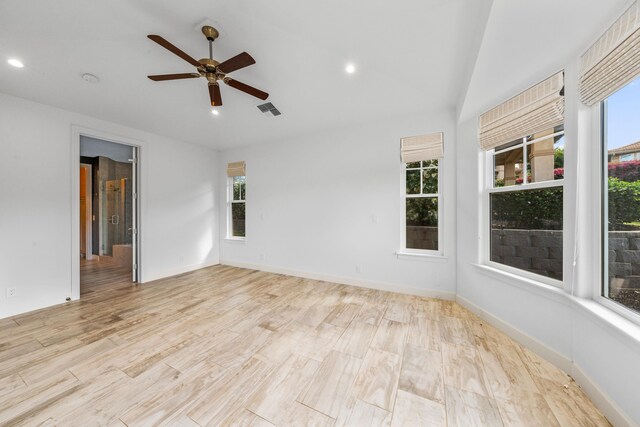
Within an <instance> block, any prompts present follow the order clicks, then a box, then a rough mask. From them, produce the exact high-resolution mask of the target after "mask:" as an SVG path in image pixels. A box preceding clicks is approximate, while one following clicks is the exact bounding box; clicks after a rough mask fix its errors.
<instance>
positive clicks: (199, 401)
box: [0, 266, 609, 427]
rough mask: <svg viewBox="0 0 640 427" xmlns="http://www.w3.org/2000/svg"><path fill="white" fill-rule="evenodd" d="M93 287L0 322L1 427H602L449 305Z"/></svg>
mask: <svg viewBox="0 0 640 427" xmlns="http://www.w3.org/2000/svg"><path fill="white" fill-rule="evenodd" d="M86 267H87V268H89V267H88V266H86ZM94 267H95V266H94ZM112 274H113V270H109V269H107V270H106V271H104V275H105V277H106V276H109V275H112ZM96 275H97V276H98V277H93V281H94V285H93V286H91V287H90V288H88V289H87V291H86V292H85V293H84V295H83V297H82V299H81V300H80V301H78V302H73V303H68V304H64V305H60V306H56V307H53V308H48V309H44V310H39V311H36V312H32V313H28V314H24V315H20V316H16V317H13V318H9V319H4V320H0V425H59V426H76V425H77V426H83V427H84V426H90V425H106V426H123V425H127V426H137V425H160V424H169V425H181V426H195V425H242V426H272V425H278V426H285V425H296V426H305V425H316V426H324V425H326V426H331V425H340V426H341V425H350V426H372V425H376V426H377V425H392V426H401V425H405V426H431V425H434V426H437V425H449V426H465V427H466V426H476V425H487V426H501V425H503V424H504V425H511V426H528V425H538V426H557V425H563V426H606V425H609V424H608V422H607V421H606V419H605V418H604V417H603V416H602V414H600V413H599V412H598V410H596V409H595V408H594V406H593V405H592V404H591V403H590V401H589V399H588V398H587V397H586V396H585V395H584V393H583V392H582V391H581V390H580V388H578V387H577V386H576V384H575V383H574V382H573V381H571V379H570V378H569V377H567V375H565V374H564V373H563V372H561V371H560V370H558V369H557V368H555V367H554V366H552V365H550V364H549V363H547V362H545V361H544V360H542V359H541V358H539V357H537V356H536V355H535V354H533V353H532V352H530V351H528V350H526V349H525V348H523V347H522V346H520V345H518V344H517V343H515V342H514V341H512V340H510V339H509V338H507V337H506V336H505V335H503V334H502V333H500V332H499V331H497V330H496V329H494V328H492V327H491V326H489V325H487V324H485V323H483V322H482V321H481V320H480V319H478V318H477V317H475V316H474V315H472V314H471V313H469V312H468V311H466V310H465V309H463V308H462V307H460V306H459V305H457V304H456V303H452V302H445V301H439V300H434V299H426V298H418V297H410V296H404V295H399V294H392V293H386V292H379V291H375V290H368V289H362V288H356V287H348V286H343V285H336V284H331V283H325V282H318V281H313V280H306V279H300V278H295V277H289V276H282V275H276V274H268V273H263V272H258V271H252V270H245V269H239V268H233V267H227V266H215V267H211V268H207V269H203V270H198V271H195V272H192V273H188V274H183V275H180V276H177V277H173V278H169V279H164V280H160V281H157V282H154V283H149V284H145V285H137V286H132V285H131V284H130V283H129V284H126V281H124V282H120V284H119V285H118V286H106V285H107V283H108V282H109V280H106V281H105V282H104V283H101V281H100V277H99V275H100V270H99V269H97V268H95V271H94V276H96ZM116 280H120V279H116Z"/></svg>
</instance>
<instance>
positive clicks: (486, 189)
mask: <svg viewBox="0 0 640 427" xmlns="http://www.w3.org/2000/svg"><path fill="white" fill-rule="evenodd" d="M561 134H563V135H565V143H566V133H565V131H564V130H563V131H560V132H555V133H553V134H550V135H546V136H544V137H541V138H536V139H533V140H531V141H526V139H525V138H522V141H523V142H522V143H518V144H516V145H513V146H511V147H509V148H506V149H503V150H498V151H496V150H495V149H494V150H489V151H486V152H484V173H483V175H484V185H483V186H482V188H483V194H482V203H481V209H482V212H481V232H480V245H481V247H480V251H479V253H480V262H479V264H480V265H484V266H486V267H488V268H491V269H494V270H500V271H503V272H505V273H507V275H510V276H520V277H522V278H523V279H526V280H527V281H530V282H533V283H539V284H541V285H543V286H544V285H549V286H553V287H554V288H559V289H564V281H563V280H556V279H553V278H550V277H546V276H542V275H539V274H535V273H531V272H529V271H526V270H522V269H519V268H515V267H511V266H508V265H505V264H501V263H498V262H495V261H491V203H490V197H491V194H493V193H504V192H511V191H525V190H535V189H541V188H554V187H562V191H563V196H564V178H563V179H558V180H550V181H542V182H532V183H528V182H527V173H526V171H527V163H528V159H527V158H526V157H527V156H526V150H524V147H525V146H528V145H531V144H535V143H536V142H540V141H544V140H545V139H549V138H554V137H556V136H558V135H561ZM518 147H522V148H523V153H522V156H523V171H524V175H523V183H522V184H518V185H510V186H508V187H496V188H494V187H493V185H494V178H495V169H494V164H493V161H494V156H495V154H496V153H502V152H506V151H510V150H515V149H517V148H518ZM563 199H564V197H563ZM562 208H563V211H564V210H565V209H566V201H564V202H563V206H562ZM563 219H564V215H563ZM562 226H563V230H562V231H563V234H562V236H563V240H564V239H565V238H566V237H565V234H566V233H565V228H566V224H565V223H564V221H563V225H562ZM563 248H564V244H563ZM565 262H566V254H564V253H563V266H564V263H565ZM563 270H564V268H563ZM563 276H564V275H563Z"/></svg>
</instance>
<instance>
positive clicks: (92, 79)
mask: <svg viewBox="0 0 640 427" xmlns="http://www.w3.org/2000/svg"><path fill="white" fill-rule="evenodd" d="M82 80H84V81H85V82H89V83H98V82H99V81H100V79H99V78H98V76H95V75H93V74H91V73H84V74H83V75H82Z"/></svg>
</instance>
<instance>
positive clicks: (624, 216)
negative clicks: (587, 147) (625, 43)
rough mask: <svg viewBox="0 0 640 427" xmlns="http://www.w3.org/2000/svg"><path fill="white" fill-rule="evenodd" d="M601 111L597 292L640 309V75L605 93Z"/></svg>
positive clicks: (632, 308)
mask: <svg viewBox="0 0 640 427" xmlns="http://www.w3.org/2000/svg"><path fill="white" fill-rule="evenodd" d="M602 111H603V114H602V125H603V126H602V129H603V132H602V137H603V138H602V141H603V159H604V161H603V166H604V167H603V172H604V173H603V187H602V188H603V195H604V197H603V202H604V203H603V226H602V230H603V233H604V236H603V239H602V241H603V250H602V256H603V263H602V265H603V268H602V270H603V278H602V296H603V297H605V298H607V299H609V300H612V301H615V302H617V303H619V304H621V305H622V306H624V307H626V308H629V309H631V310H635V311H636V312H640V161H635V160H633V152H635V151H636V150H637V151H638V152H640V123H638V117H639V115H640V78H636V79H635V80H634V81H632V82H631V83H629V84H627V85H626V86H624V87H623V88H621V89H620V90H618V91H617V92H615V93H614V94H612V95H610V96H609V97H608V98H606V99H605V101H603V107H602ZM620 152H622V153H625V154H624V155H619V154H618V153H620ZM630 152H631V153H630ZM627 156H630V157H631V158H630V159H629V160H627V159H628V157H627Z"/></svg>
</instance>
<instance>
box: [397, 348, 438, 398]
mask: <svg viewBox="0 0 640 427" xmlns="http://www.w3.org/2000/svg"><path fill="white" fill-rule="evenodd" d="M443 375H444V374H443V366H442V353H440V352H439V351H432V350H426V349H424V348H420V347H416V346H413V345H410V344H407V346H406V347H405V351H404V356H403V360H402V370H401V371H400V380H399V384H398V388H399V389H400V390H404V391H406V392H408V393H412V394H415V395H416V396H420V397H424V398H425V399H429V400H433V401H436V402H444V381H443Z"/></svg>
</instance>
